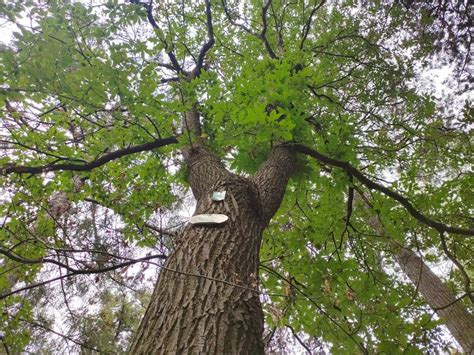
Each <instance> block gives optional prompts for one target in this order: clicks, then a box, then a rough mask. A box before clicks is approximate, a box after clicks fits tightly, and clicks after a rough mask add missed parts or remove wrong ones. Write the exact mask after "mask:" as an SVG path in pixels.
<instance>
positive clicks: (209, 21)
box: [193, 0, 215, 76]
mask: <svg viewBox="0 0 474 355" xmlns="http://www.w3.org/2000/svg"><path fill="white" fill-rule="evenodd" d="M206 25H207V38H208V40H207V42H206V43H204V45H203V46H202V48H201V51H200V52H199V55H198V58H197V63H196V68H194V70H193V73H194V76H199V74H200V73H201V69H202V66H203V63H204V58H205V57H206V54H207V52H208V51H209V50H210V49H211V48H212V46H213V45H214V43H215V40H214V29H213V27H212V12H211V2H210V1H209V0H206Z"/></svg>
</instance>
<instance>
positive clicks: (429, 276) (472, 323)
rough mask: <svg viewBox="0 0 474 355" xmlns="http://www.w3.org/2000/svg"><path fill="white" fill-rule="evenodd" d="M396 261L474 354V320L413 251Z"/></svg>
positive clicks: (399, 254) (448, 326) (403, 251)
mask: <svg viewBox="0 0 474 355" xmlns="http://www.w3.org/2000/svg"><path fill="white" fill-rule="evenodd" d="M395 259H396V260H397V262H398V264H399V265H400V267H401V268H402V270H403V272H404V273H405V274H406V275H407V276H408V278H409V279H410V280H411V282H413V284H414V285H415V286H416V287H417V290H418V292H419V293H420V294H421V295H422V296H423V298H424V299H425V300H426V302H427V303H428V304H429V305H430V307H431V308H432V309H433V310H434V311H436V314H437V315H438V317H439V318H440V319H441V321H442V322H443V323H444V324H445V325H446V327H447V328H448V330H449V332H450V333H451V335H452V336H453V337H454V338H455V339H456V341H457V342H458V343H459V345H460V346H461V347H462V349H463V351H464V352H465V353H466V354H474V317H473V316H472V315H471V314H469V313H468V312H467V311H466V309H465V308H464V307H463V305H462V304H461V302H460V301H459V300H457V299H456V297H455V296H454V294H453V292H452V291H451V290H450V289H449V288H448V287H447V286H446V285H445V284H444V283H443V281H442V280H441V279H440V278H439V277H438V276H437V275H436V274H435V273H433V271H431V269H430V268H429V267H428V266H427V265H426V264H425V263H424V261H423V260H422V258H421V257H419V256H418V255H417V254H416V253H414V252H413V251H412V250H409V249H407V248H401V249H400V252H399V253H398V254H397V255H396V257H395Z"/></svg>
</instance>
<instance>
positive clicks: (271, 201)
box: [130, 146, 294, 354]
mask: <svg viewBox="0 0 474 355" xmlns="http://www.w3.org/2000/svg"><path fill="white" fill-rule="evenodd" d="M184 156H185V162H186V164H187V166H188V172H189V183H190V186H191V189H192V191H193V194H194V196H195V197H196V200H197V207H196V212H195V214H202V213H221V214H225V215H227V216H229V220H228V221H227V222H226V223H225V224H224V225H221V226H212V227H210V226H196V225H188V226H187V227H186V228H185V230H184V231H183V233H182V234H181V235H180V236H179V238H178V241H177V247H176V249H175V251H174V252H173V253H172V254H171V255H170V257H169V258H168V260H167V261H166V263H165V266H164V268H163V269H162V271H161V273H160V276H159V279H158V281H157V284H156V287H155V290H154V292H153V295H152V298H151V302H150V305H149V307H148V309H147V311H146V313H145V316H144V318H143V320H142V322H141V324H140V327H139V329H138V332H137V334H136V336H135V338H134V340H133V342H132V346H131V349H130V353H131V354H167V353H192V354H194V353H206V354H261V353H263V341H262V333H263V312H262V308H261V304H260V300H259V292H258V257H259V249H260V242H261V238H262V233H263V230H264V229H265V227H266V226H267V224H268V222H269V220H270V218H271V217H272V216H273V214H274V213H275V212H276V209H277V208H278V206H279V205H280V203H281V200H282V198H283V194H284V191H285V188H286V185H287V182H288V178H289V176H290V174H291V172H292V169H293V160H294V159H293V153H292V152H291V150H290V149H288V148H284V147H278V148H275V149H274V150H273V152H272V153H271V154H270V156H269V158H268V160H267V162H266V163H265V164H263V165H262V167H261V169H260V170H259V172H258V174H257V175H256V178H255V179H248V178H246V177H242V176H238V175H235V174H233V173H230V172H229V171H227V170H226V169H225V167H224V165H223V164H222V163H221V162H220V161H219V160H218V159H217V158H216V156H215V155H214V154H212V153H211V152H210V151H208V150H207V149H206V148H204V147H202V146H197V147H195V148H194V149H192V148H189V150H187V151H185V152H184ZM278 161H280V163H281V164H278V163H277V162H278ZM223 190H225V191H226V192H227V194H226V197H225V199H224V201H220V202H215V201H212V200H211V198H210V197H211V194H212V191H223ZM269 206H271V207H269Z"/></svg>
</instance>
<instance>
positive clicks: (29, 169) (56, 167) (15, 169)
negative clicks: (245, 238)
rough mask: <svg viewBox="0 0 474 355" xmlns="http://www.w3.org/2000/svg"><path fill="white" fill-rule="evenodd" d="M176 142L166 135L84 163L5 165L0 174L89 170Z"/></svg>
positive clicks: (0, 169)
mask: <svg viewBox="0 0 474 355" xmlns="http://www.w3.org/2000/svg"><path fill="white" fill-rule="evenodd" d="M175 143H178V140H177V139H176V137H168V138H163V139H157V140H154V141H153V142H148V143H144V144H140V145H136V146H131V147H127V148H122V149H119V150H116V151H114V152H111V153H108V154H105V155H103V156H101V157H100V158H97V159H96V160H93V161H91V162H89V163H84V164H47V165H41V166H21V165H14V164H11V165H6V166H3V167H1V168H0V175H8V174H11V173H16V174H41V173H45V172H50V171H61V170H69V171H90V170H92V169H94V168H97V167H99V166H101V165H104V164H106V163H108V162H110V161H112V160H115V159H119V158H121V157H123V156H126V155H130V154H135V153H140V152H144V151H149V150H153V149H156V148H160V147H164V146H166V145H169V144H175Z"/></svg>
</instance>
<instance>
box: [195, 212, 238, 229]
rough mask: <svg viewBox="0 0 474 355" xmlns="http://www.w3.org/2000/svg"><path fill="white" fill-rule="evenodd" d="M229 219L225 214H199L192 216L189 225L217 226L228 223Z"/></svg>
mask: <svg viewBox="0 0 474 355" xmlns="http://www.w3.org/2000/svg"><path fill="white" fill-rule="evenodd" d="M228 219H229V217H227V216H226V215H225V214H217V213H213V214H197V215H195V216H192V217H191V219H190V220H189V223H191V224H194V225H211V226H212V225H217V224H222V223H225V222H227V220H228Z"/></svg>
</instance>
